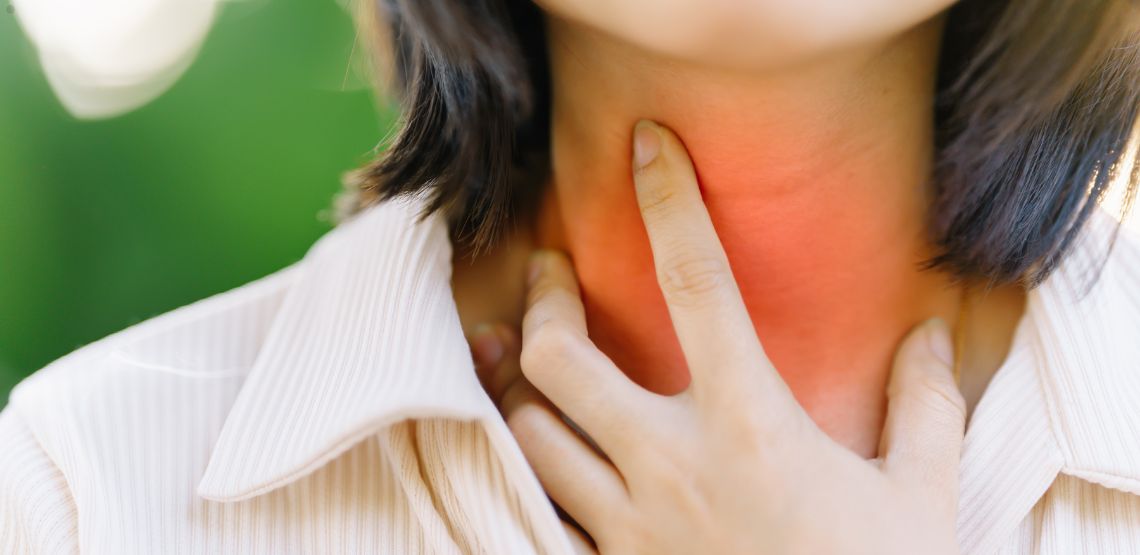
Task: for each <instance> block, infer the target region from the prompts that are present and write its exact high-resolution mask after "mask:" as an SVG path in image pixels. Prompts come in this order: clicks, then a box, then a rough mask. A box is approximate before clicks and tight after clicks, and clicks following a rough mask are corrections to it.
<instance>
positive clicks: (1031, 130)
mask: <svg viewBox="0 0 1140 555" xmlns="http://www.w3.org/2000/svg"><path fill="white" fill-rule="evenodd" d="M364 2H366V4H364V5H362V6H363V8H364V9H362V10H361V12H360V14H361V15H360V18H361V23H362V24H363V27H362V29H364V30H366V31H376V30H381V31H386V32H382V33H381V35H385V36H386V40H387V41H388V42H390V44H388V45H378V44H377V43H374V42H368V43H367V44H368V46H369V47H370V48H378V49H381V48H388V49H390V50H389V52H390V55H391V57H390V62H391V65H392V71H391V72H392V73H394V77H395V82H396V84H397V93H398V96H399V97H400V99H401V100H402V103H403V118H402V124H401V125H400V129H399V132H398V133H397V134H396V135H395V138H394V139H393V141H392V142H391V144H390V145H388V148H387V149H386V151H385V152H383V153H382V154H381V155H380V156H378V157H377V158H376V159H375V160H374V161H372V162H370V163H369V164H367V165H366V166H365V167H362V168H359V169H358V170H356V171H354V172H351V173H350V174H348V176H347V179H346V185H347V186H348V188H349V195H350V196H349V197H348V198H349V201H348V204H349V206H350V210H349V211H350V212H351V210H352V209H360V208H363V207H365V206H368V205H370V204H372V203H375V202H380V201H382V200H385V199H388V198H391V197H394V196H398V195H404V194H410V193H419V192H427V193H428V195H429V198H430V203H429V210H430V211H435V210H443V211H445V212H446V213H447V214H448V216H449V221H451V223H452V231H453V233H454V236H455V238H456V239H457V240H458V241H459V242H460V243H461V244H463V245H466V246H469V247H473V248H475V249H476V250H477V249H478V248H480V247H484V246H487V245H489V244H491V243H492V242H493V241H494V240H495V238H496V236H497V234H498V233H499V231H500V230H501V227H502V225H503V224H504V223H505V222H507V221H509V220H510V219H511V218H513V217H518V216H520V215H525V214H527V213H528V211H530V210H531V208H532V207H533V203H534V200H535V199H536V198H538V193H539V192H540V190H541V189H542V187H543V185H544V183H545V182H546V180H547V177H548V176H549V172H550V166H549V148H550V138H549V133H550V122H549V119H550V85H549V80H550V76H549V70H548V66H547V52H546V48H547V47H546V37H545V30H544V29H545V28H544V16H543V14H542V12H541V11H540V10H539V9H538V8H537V7H536V6H535V5H534V3H533V1H532V0H364ZM368 2H376V3H374V4H372V3H368ZM1136 10H1137V8H1136V6H1135V5H1133V4H1132V2H1130V1H1129V0H962V1H960V2H958V3H957V4H956V5H954V6H953V7H952V8H950V11H949V13H948V14H947V18H948V19H947V22H946V26H945V32H944V37H943V44H942V54H941V60H940V62H939V78H938V88H937V96H936V101H937V102H936V106H935V118H936V128H935V129H936V140H935V146H936V159H935V165H934V172H933V175H932V176H931V178H932V187H933V192H934V195H933V201H932V203H931V207H930V214H929V215H928V222H929V233H930V239H931V242H932V243H933V244H934V245H935V246H936V247H937V249H938V252H937V254H936V255H935V256H933V257H932V258H931V259H929V260H928V261H927V262H926V264H925V265H924V267H925V268H942V269H945V270H947V271H949V272H950V273H951V274H953V275H954V276H956V277H958V278H962V279H978V278H981V279H983V280H985V281H986V282H988V283H989V284H991V285H995V284H1003V283H1012V282H1021V283H1023V284H1025V285H1027V286H1029V287H1032V286H1035V285H1037V284H1039V283H1040V282H1041V281H1043V280H1044V279H1045V278H1046V277H1047V276H1048V275H1049V274H1050V273H1051V272H1052V271H1053V270H1054V268H1055V267H1056V265H1057V264H1058V263H1059V262H1060V260H1061V259H1062V258H1063V256H1064V254H1065V253H1066V252H1067V250H1068V249H1069V247H1070V246H1071V244H1072V243H1073V241H1074V239H1075V238H1076V236H1077V234H1078V232H1079V231H1080V230H1081V228H1082V227H1083V226H1084V224H1085V222H1086V221H1087V220H1088V217H1089V216H1090V214H1091V213H1092V211H1093V209H1094V208H1095V207H1096V205H1097V203H1098V202H1100V200H1101V198H1102V197H1103V196H1104V193H1105V192H1106V191H1107V190H1108V189H1109V185H1110V184H1112V183H1113V182H1114V181H1115V180H1116V178H1117V177H1118V174H1122V173H1126V174H1127V175H1119V177H1123V178H1125V179H1126V181H1127V183H1126V194H1125V199H1126V202H1125V206H1126V208H1127V206H1129V205H1130V204H1131V199H1132V197H1133V196H1134V194H1135V192H1136V187H1137V172H1136V169H1135V166H1133V167H1131V168H1125V167H1124V163H1125V161H1126V160H1127V159H1128V156H1127V149H1128V148H1130V147H1131V146H1132V143H1130V139H1131V138H1132V133H1133V128H1134V126H1135V124H1136V122H1137V116H1138V109H1140V41H1138V34H1137V14H1136ZM381 40H385V39H381Z"/></svg>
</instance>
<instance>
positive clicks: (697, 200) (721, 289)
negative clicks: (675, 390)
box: [634, 121, 791, 401]
mask: <svg viewBox="0 0 1140 555" xmlns="http://www.w3.org/2000/svg"><path fill="white" fill-rule="evenodd" d="M634 183H635V187H636V190H637V200H638V204H639V205H640V208H641V215H642V219H643V220H644V221H645V229H646V231H647V232H648V234H649V243H650V247H651V248H652V250H653V262H654V265H655V266H656V269H657V280H658V283H659V284H660V286H661V291H662V293H663V294H664V296H665V302H666V304H667V305H668V307H669V315H670V317H671V318H672V320H673V328H674V329H675V330H676V333H677V340H678V341H679V342H680V344H681V350H682V351H683V352H684V354H685V361H686V362H687V363H688V366H689V371H690V373H691V374H692V384H693V389H694V393H699V390H700V389H701V388H709V389H713V390H715V388H717V387H719V388H721V389H723V390H726V391H727V390H735V391H739V390H741V387H742V384H748V383H753V384H756V385H758V386H760V388H761V389H763V390H766V391H768V392H770V393H771V394H772V395H777V396H781V397H783V398H784V400H785V401H789V400H791V394H790V392H788V391H787V387H786V386H785V385H784V383H783V380H782V379H781V378H780V376H779V374H777V373H776V370H775V368H773V366H772V364H771V362H769V360H768V357H767V355H766V354H765V353H764V349H763V347H762V346H761V344H760V340H759V339H758V338H757V336H756V331H755V329H754V328H753V326H752V319H751V317H750V316H749V314H748V310H747V309H746V308H745V306H744V301H743V299H742V298H741V296H740V290H739V289H738V288H737V285H736V281H735V279H734V278H733V276H732V270H731V268H730V267H729V263H728V258H727V256H725V253H724V249H723V247H722V246H721V244H720V239H719V238H718V237H717V234H716V230H715V229H714V228H713V225H712V221H711V220H710V219H709V215H708V211H707V210H706V208H705V205H704V202H703V200H702V198H701V193H700V189H699V187H698V185H697V178H696V174H695V172H694V170H693V166H692V163H691V162H690V160H689V157H688V154H687V153H686V152H685V149H684V146H683V145H682V144H681V142H680V140H679V139H677V137H676V136H675V135H674V134H673V133H672V132H671V131H669V130H667V129H665V128H663V127H661V126H659V125H657V124H655V123H652V122H648V121H641V122H638V124H637V127H636V128H635V130H634ZM757 380H759V383H757ZM744 389H749V388H747V387H745V388H744Z"/></svg>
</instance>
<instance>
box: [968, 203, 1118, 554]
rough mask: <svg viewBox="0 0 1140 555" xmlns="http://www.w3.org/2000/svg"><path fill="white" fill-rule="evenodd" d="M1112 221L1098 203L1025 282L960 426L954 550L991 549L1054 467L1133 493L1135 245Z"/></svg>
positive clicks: (1047, 480) (1031, 501) (1011, 529)
mask: <svg viewBox="0 0 1140 555" xmlns="http://www.w3.org/2000/svg"><path fill="white" fill-rule="evenodd" d="M1117 229H1118V227H1117V223H1116V220H1115V218H1113V217H1112V215H1111V214H1109V213H1108V212H1107V211H1104V210H1101V209H1098V210H1097V211H1096V212H1095V213H1094V214H1093V216H1092V217H1091V218H1090V220H1089V222H1088V225H1087V227H1086V228H1085V229H1084V231H1083V232H1082V233H1081V234H1080V235H1079V237H1078V239H1077V240H1076V242H1075V244H1074V245H1073V248H1072V250H1071V251H1070V252H1069V254H1068V256H1067V257H1066V258H1065V259H1064V260H1063V261H1062V263H1061V264H1060V265H1059V266H1058V268H1057V269H1056V271H1054V272H1053V273H1052V274H1051V275H1050V277H1049V278H1048V279H1047V280H1046V281H1045V282H1044V283H1042V284H1041V285H1039V286H1038V287H1037V288H1035V289H1033V290H1032V291H1030V292H1029V296H1028V299H1027V306H1026V311H1025V315H1024V317H1023V318H1022V321H1021V322H1020V324H1019V326H1018V328H1017V332H1016V336H1015V340H1014V343H1013V347H1012V350H1011V352H1010V354H1009V356H1008V358H1007V361H1006V364H1004V365H1003V366H1002V368H1001V369H1000V370H999V371H998V373H997V375H995V376H994V378H993V380H992V381H991V383H990V384H989V386H988V387H987V389H986V392H985V394H984V395H983V397H982V399H981V401H980V402H979V403H978V406H977V408H976V410H975V412H974V414H973V416H972V418H971V421H970V426H969V428H968V430H967V432H966V441H965V443H964V445H963V452H962V465H961V492H960V498H959V515H958V516H959V520H958V539H959V543H960V545H961V548H962V551H963V553H990V552H996V551H998V550H999V548H1000V547H1001V545H1002V544H1003V542H1005V541H1006V540H1007V539H1008V538H1009V537H1010V534H1012V533H1013V532H1014V530H1016V529H1017V527H1018V526H1019V525H1020V523H1021V521H1022V520H1023V519H1024V517H1025V515H1026V514H1028V513H1029V511H1030V510H1031V509H1032V508H1033V506H1034V505H1035V504H1036V503H1037V502H1038V500H1039V499H1040V498H1041V496H1042V495H1043V494H1044V493H1045V491H1046V490H1047V489H1048V488H1049V487H1050V486H1051V485H1052V483H1053V482H1054V480H1055V479H1056V477H1057V474H1058V473H1064V474H1068V475H1071V476H1075V477H1079V478H1082V479H1085V480H1088V481H1091V482H1094V483H1097V484H1100V485H1102V486H1106V487H1111V488H1115V489H1119V490H1121V491H1125V492H1129V493H1134V494H1140V465H1137V464H1136V461H1137V460H1140V444H1138V443H1137V441H1136V438H1137V437H1140V403H1137V402H1136V401H1135V400H1136V399H1138V398H1140V377H1138V370H1140V350H1138V344H1137V342H1136V338H1137V337H1138V334H1137V332H1138V331H1140V296H1138V295H1137V294H1136V293H1135V292H1134V291H1135V286H1136V284H1137V283H1140V245H1138V243H1137V240H1136V238H1134V237H1125V236H1121V237H1119V239H1120V240H1117V236H1116V235H1115V233H1116V230H1117ZM1121 233H1123V234H1128V233H1129V231H1127V230H1124V229H1121ZM1114 241H1115V243H1114ZM1110 246H1112V251H1111V255H1109V252H1108V251H1107V250H1106V249H1108V248H1109V247H1110Z"/></svg>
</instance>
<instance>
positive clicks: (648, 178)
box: [637, 165, 680, 217]
mask: <svg viewBox="0 0 1140 555" xmlns="http://www.w3.org/2000/svg"><path fill="white" fill-rule="evenodd" d="M639 172H640V173H639V176H640V177H641V179H642V185H641V186H640V187H638V195H637V196H638V204H639V205H640V207H641V212H642V214H645V215H646V216H650V217H660V216H664V215H666V214H668V213H669V212H670V211H672V210H673V207H674V206H676V205H677V203H678V202H679V200H680V198H679V195H678V191H677V189H676V188H675V187H671V186H670V185H669V181H668V180H666V179H663V178H662V176H661V175H660V174H659V170H658V168H655V167H654V166H653V165H650V166H649V167H646V168H642V169H641V170H639Z"/></svg>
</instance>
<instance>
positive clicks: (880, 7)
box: [456, 0, 1024, 458]
mask: <svg viewBox="0 0 1140 555" xmlns="http://www.w3.org/2000/svg"><path fill="white" fill-rule="evenodd" d="M605 4H606V5H607V6H609V5H611V4H613V5H614V6H611V8H612V10H616V11H615V12H614V13H610V12H607V9H610V8H604V7H602V6H601V5H599V6H593V5H591V4H589V3H588V2H578V1H569V0H567V1H547V2H544V3H543V7H544V8H546V9H548V10H550V12H551V13H552V14H553V15H551V17H550V18H549V25H548V27H549V36H550V39H549V42H550V51H551V54H550V56H551V64H552V79H553V89H554V95H553V121H552V161H553V170H554V173H553V182H552V183H551V185H550V187H549V188H548V198H547V199H546V203H545V205H544V207H543V210H542V211H541V212H540V214H539V217H538V225H537V227H536V228H535V229H532V230H531V229H527V230H520V233H518V234H517V236H516V237H514V238H512V239H511V240H510V241H508V242H507V243H506V244H505V245H504V248H503V249H501V250H500V252H498V253H492V255H491V256H490V257H489V259H488V260H487V261H476V262H474V263H471V262H469V261H465V263H463V264H460V265H459V266H458V267H459V270H457V279H456V284H457V298H458V299H459V301H460V309H461V312H462V311H464V310H465V309H468V310H469V314H468V315H467V316H465V322H468V323H469V326H468V330H469V331H472V332H473V330H474V327H475V326H476V325H477V324H479V323H484V322H506V323H512V324H515V325H517V323H518V322H519V321H520V318H521V314H522V306H521V305H520V300H519V299H521V298H522V287H523V285H522V283H521V277H519V276H521V273H522V268H521V265H522V264H523V262H522V260H523V258H525V253H527V252H529V250H530V249H531V248H533V247H536V246H545V247H551V248H557V249H560V250H565V251H566V252H567V253H568V254H569V255H570V257H571V259H572V260H573V263H574V266H575V269H576V271H577V275H578V279H579V280H580V282H581V289H582V293H583V298H584V302H585V307H586V314H587V325H588V329H589V334H590V337H591V339H593V340H594V341H595V343H596V344H597V345H598V347H599V348H600V349H601V350H602V351H603V352H604V353H606V355H607V356H609V357H610V358H612V359H613V360H614V361H615V363H616V364H617V366H618V367H619V368H621V369H622V371H623V372H625V373H626V374H627V375H629V376H630V377H631V378H632V379H633V380H634V381H635V382H636V383H638V384H640V385H642V386H644V387H646V388H648V389H650V390H652V391H655V392H658V393H666V394H669V393H677V392H679V391H683V390H684V389H685V388H686V387H687V385H688V381H689V373H688V369H687V367H686V364H685V361H684V358H683V356H682V353H681V349H680V345H679V343H678V342H677V340H676V338H675V337H674V336H673V333H672V329H671V326H670V321H669V315H668V311H667V310H666V306H665V302H664V298H663V297H662V295H661V293H660V291H659V290H658V289H657V288H656V287H655V275H654V272H653V264H652V260H653V258H652V254H651V252H650V248H649V241H648V239H647V236H646V234H645V231H644V229H643V228H642V226H641V220H640V216H639V213H638V209H637V204H636V199H635V196H634V194H633V190H634V189H633V184H632V178H631V175H630V172H629V163H630V153H629V146H628V145H629V144H630V140H631V130H632V129H633V125H634V123H635V122H636V121H637V120H638V119H641V118H646V119H652V120H655V121H659V122H661V123H663V124H665V125H667V126H669V127H670V128H672V129H674V130H675V131H676V132H677V134H678V135H679V136H680V138H681V140H682V141H683V143H684V145H685V147H686V148H687V149H688V152H689V153H690V155H691V157H692V160H693V163H694V166H695V171H696V174H697V176H698V180H699V183H700V188H701V193H702V198H703V200H704V202H705V204H706V206H707V207H708V210H709V213H710V216H711V218H712V221H713V224H714V226H715V228H716V230H717V233H718V235H719V237H720V240H721V242H722V243H723V245H724V249H725V250H726V252H727V253H728V258H729V261H730V264H731V267H732V269H733V272H734V275H735V276H736V279H737V282H738V283H739V287H740V289H741V292H742V295H743V298H744V302H745V305H746V306H747V308H748V311H749V314H750V315H751V320H752V325H753V328H754V329H755V331H756V333H757V334H758V335H759V336H760V338H761V339H762V340H763V341H764V344H765V348H766V351H767V352H768V356H769V357H770V358H771V359H772V360H773V361H774V363H775V365H776V367H777V368H779V371H780V372H781V374H782V376H783V378H784V379H785V381H786V382H787V383H788V385H789V386H790V387H791V390H792V392H793V394H794V395H795V397H796V399H797V400H798V401H799V402H800V403H801V405H802V406H803V407H804V408H805V410H807V412H808V413H809V414H810V415H811V416H812V418H813V419H814V421H815V422H816V423H817V424H818V425H819V426H820V427H821V428H822V429H823V430H824V431H825V432H826V433H827V434H828V435H829V436H831V437H832V438H834V439H836V440H837V441H839V442H840V443H842V444H843V445H845V446H847V447H848V448H850V449H851V450H853V451H854V452H856V453H858V454H860V455H862V456H864V457H866V458H870V457H874V456H875V454H876V448H877V445H878V441H879V435H880V430H881V429H882V427H883V422H884V418H885V411H886V396H885V394H884V391H885V388H886V385H887V379H888V376H889V373H890V368H891V360H892V357H893V354H894V352H895V350H896V348H897V346H898V344H899V341H900V340H901V339H902V338H903V336H904V335H905V334H906V333H907V332H908V331H909V330H910V329H911V328H912V327H914V326H915V325H917V324H918V323H919V322H921V321H923V320H925V319H926V318H929V317H931V316H938V317H940V318H942V319H943V320H944V321H946V322H947V323H948V324H949V325H950V326H951V327H957V326H958V325H959V313H960V307H961V303H962V300H963V298H964V295H967V291H965V288H966V286H967V285H969V284H963V283H955V282H954V281H953V280H951V278H950V277H949V276H947V275H945V274H943V273H940V272H937V271H925V272H923V271H919V270H918V268H917V265H918V264H919V263H920V262H921V261H923V260H925V259H927V258H928V257H929V256H931V255H932V254H933V253H934V249H933V247H932V246H931V245H930V244H929V242H928V241H927V238H926V227H925V222H926V210H927V204H928V202H929V198H928V197H929V193H928V188H927V186H926V177H927V176H928V175H929V171H930V166H931V160H932V157H933V152H934V145H933V137H932V119H933V114H932V103H933V91H934V70H935V68H936V65H937V57H938V42H939V39H940V34H941V26H942V20H941V18H940V17H933V18H928V19H926V20H922V19H921V18H922V17H928V16H929V15H930V14H932V13H936V12H937V11H938V9H941V8H942V7H944V6H945V5H946V4H947V3H946V2H941V3H939V2H917V3H911V2H907V3H901V4H905V5H906V6H907V8H906V9H902V10H900V9H897V8H898V7H899V6H892V4H900V3H898V2H884V1H877V2H870V3H868V6H866V9H867V10H870V13H869V14H868V17H867V21H866V22H864V23H865V24H866V25H869V26H870V27H867V26H863V27H860V26H858V25H856V23H857V22H858V21H859V20H852V21H849V22H848V23H847V24H840V23H841V22H832V23H831V24H830V25H833V27H830V28H820V29H815V30H814V31H813V33H815V35H812V34H808V36H807V37H805V40H804V41H802V42H798V43H794V44H792V43H787V44H784V43H783V42H781V43H776V42H765V41H772V40H776V39H774V38H773V36H774V35H771V33H774V32H775V31H773V30H772V29H773V28H776V27H778V28H781V29H783V28H785V26H786V25H788V24H791V23H790V22H792V21H795V19H786V18H785V19H781V18H782V17H784V16H780V15H779V14H778V13H777V12H780V10H783V9H785V8H786V7H785V8H781V7H780V6H779V5H777V4H782V3H772V2H768V3H754V4H756V9H757V10H760V11H759V12H757V13H755V14H752V13H751V12H748V14H738V13H733V15H734V16H735V17H728V16H723V14H721V12H719V11H718V9H724V10H729V11H730V12H731V8H729V7H728V6H721V5H720V4H717V3H714V4H715V6H717V7H718V9H711V10H709V12H710V13H708V14H704V15H701V13H703V8H704V7H705V4H703V3H696V4H700V6H701V8H702V9H701V10H698V11H700V12H701V13H696V12H692V13H690V12H689V11H687V9H688V8H687V7H688V6H689V5H690V4H691V3H689V2H681V1H676V0H675V1H673V2H663V3H660V4H658V3H653V6H655V7H656V8H655V9H657V10H658V11H659V12H660V13H656V12H655V13H656V15H654V16H653V17H658V16H660V17H666V15H668V14H673V15H668V18H673V17H676V18H678V20H679V21H689V22H690V24H689V25H687V26H682V27H684V28H685V29H688V28H689V27H693V28H694V30H693V31H692V32H693V33H694V34H696V35H702V36H704V35H708V36H720V35H725V36H728V37H736V35H733V34H732V33H730V32H729V31H726V30H723V29H721V25H722V24H725V21H728V20H732V21H745V22H748V24H749V25H750V26H751V27H750V28H752V29H755V30H756V32H753V33H741V34H740V35H739V37H737V38H738V39H739V41H744V42H739V43H738V46H739V47H740V48H741V49H742V51H744V52H757V53H758V54H757V55H756V56H755V57H754V58H748V59H736V58H732V59H729V58H728V57H727V56H728V55H727V54H726V53H724V52H721V51H719V50H716V48H717V47H716V45H718V44H720V42H718V41H716V40H712V41H710V42H709V46H708V48H707V49H706V48H701V47H700V46H699V44H697V42H699V41H697V42H691V43H690V42H686V41H696V39H685V40H681V39H678V41H677V42H676V43H673V42H670V41H669V40H668V37H671V36H679V35H681V34H683V29H681V28H670V27H668V26H666V27H662V28H660V29H658V30H657V32H656V34H654V35H653V36H643V33H648V31H647V30H645V29H644V28H649V27H652V26H647V25H640V26H639V25H636V24H634V23H631V22H629V21H626V20H625V19H622V18H623V17H625V16H624V15H622V14H624V13H625V12H624V11H623V10H624V8H622V6H630V5H637V4H639V3H638V2H610V3H605ZM696 4H694V5H696ZM769 4H772V5H769ZM832 4H834V2H827V1H824V0H816V1H814V2H809V3H807V4H804V7H803V9H804V10H807V11H808V13H816V12H830V11H833V10H838V11H842V10H843V9H844V8H842V6H838V5H832ZM841 4H844V5H846V4H848V3H841ZM901 4H900V5H901ZM796 5H797V6H798V5H799V4H796ZM740 9H743V8H740ZM769 9H771V10H776V11H775V12H773V11H767V10H769ZM786 9H788V10H791V11H795V9H792V8H786ZM796 9H798V8H796ZM648 10H649V4H645V5H644V6H641V9H640V11H648ZM634 11H638V10H634ZM746 11H747V10H746ZM619 12H620V13H619ZM885 12H890V15H889V17H888V15H887V14H886V13H885ZM678 14H679V15H678ZM718 14H720V15H718ZM874 14H879V17H871V16H872V15H874ZM908 14H909V15H908ZM791 15H794V14H791ZM791 15H788V16H787V17H791ZM904 15H906V17H903V16H904ZM722 16H723V17H722ZM631 21H632V20H631ZM844 21H847V20H844ZM871 23H874V25H871ZM661 25H665V24H664V23H662V24H661ZM908 25H909V26H908ZM699 29H704V32H701V33H698V32H697V30H699ZM827 29H830V31H827ZM718 30H719V31H718ZM825 31H827V32H825ZM828 33H830V34H828ZM816 35H818V36H816ZM824 35H826V36H824ZM807 38H810V39H811V40H807ZM825 39H826V40H825ZM734 40H736V39H733V40H730V41H729V42H730V43H733V44H737V42H733V41H734ZM751 40H755V41H759V42H747V41H751ZM686 45H688V46H686ZM781 48H782V50H781ZM772 52H779V53H781V54H782V56H781V57H778V59H777V57H775V56H774V54H772ZM489 283H490V284H495V287H494V288H488V287H487V285H486V284H489ZM503 284H507V286H503ZM496 293H497V294H496ZM975 296H976V297H978V298H973V297H975ZM967 298H969V299H970V302H971V306H972V307H973V310H972V311H971V314H972V315H973V317H974V319H975V320H977V322H975V324H974V325H973V326H972V327H975V328H978V329H983V328H984V329H985V330H986V334H984V335H977V334H975V335H974V336H972V337H971V336H969V334H966V335H965V336H963V339H964V340H967V341H969V342H970V343H969V344H968V345H966V346H965V350H966V354H965V355H964V356H963V369H962V371H963V375H964V377H965V378H966V379H964V381H963V383H964V384H967V385H969V386H970V390H969V391H967V398H968V399H969V400H970V401H971V402H973V401H975V400H976V399H977V398H978V397H979V396H980V392H981V391H982V390H983V389H984V387H985V385H986V384H987V383H988V380H989V376H990V375H992V374H993V372H994V371H995V370H996V369H997V367H998V366H999V365H1000V363H1001V361H1002V360H1003V359H1004V356H1005V352H1006V350H1007V349H1008V340H1009V338H1010V337H1011V336H1012V332H1013V329H1014V326H1015V325H1016V322H1017V321H1018V319H1019V318H1020V315H1021V312H1020V308H1021V303H1022V301H1021V299H1023V298H1024V291H1022V290H1021V289H1020V288H1019V287H1005V288H1000V289H998V290H995V291H991V292H989V293H988V294H987V295H985V296H984V298H983V297H981V296H980V295H975V293H973V292H970V293H969V296H967Z"/></svg>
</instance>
